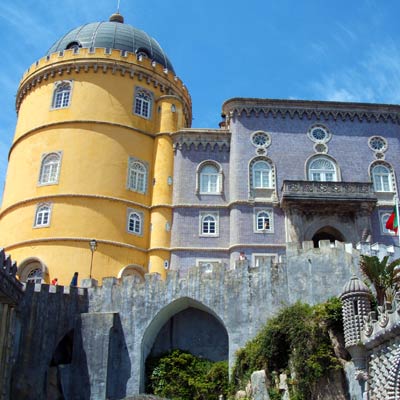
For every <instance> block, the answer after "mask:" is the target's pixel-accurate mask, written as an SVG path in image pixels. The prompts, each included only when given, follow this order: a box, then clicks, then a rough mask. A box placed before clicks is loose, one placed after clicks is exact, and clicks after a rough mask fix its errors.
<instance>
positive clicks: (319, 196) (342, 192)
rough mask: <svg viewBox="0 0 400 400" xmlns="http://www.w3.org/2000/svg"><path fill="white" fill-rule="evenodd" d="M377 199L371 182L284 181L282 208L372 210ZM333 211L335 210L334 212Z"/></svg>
mask: <svg viewBox="0 0 400 400" xmlns="http://www.w3.org/2000/svg"><path fill="white" fill-rule="evenodd" d="M377 200H378V199H377V197H376V194H375V192H374V188H373V185H372V183H369V182H320V181H289V180H285V181H283V187H282V201H281V204H282V207H283V208H285V207H287V206H288V205H294V204H296V205H297V206H299V207H302V206H304V207H306V208H308V207H312V206H324V207H332V206H340V208H342V209H343V208H345V209H347V210H349V211H350V210H356V209H359V208H360V207H362V208H364V209H365V208H367V209H370V210H372V209H373V208H374V207H375V205H376V203H377ZM332 211H333V210H332Z"/></svg>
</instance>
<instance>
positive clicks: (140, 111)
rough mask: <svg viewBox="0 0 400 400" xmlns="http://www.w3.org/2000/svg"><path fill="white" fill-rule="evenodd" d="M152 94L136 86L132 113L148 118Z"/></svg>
mask: <svg viewBox="0 0 400 400" xmlns="http://www.w3.org/2000/svg"><path fill="white" fill-rule="evenodd" d="M151 102H152V95H151V93H150V92H149V91H147V90H145V89H142V88H136V93H135V104H134V113H135V114H136V115H140V116H141V117H144V118H150V114H151Z"/></svg>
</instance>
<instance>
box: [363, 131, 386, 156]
mask: <svg viewBox="0 0 400 400" xmlns="http://www.w3.org/2000/svg"><path fill="white" fill-rule="evenodd" d="M378 141H379V142H381V144H382V147H381V148H376V147H374V142H375V143H376V142H378ZM368 147H369V148H370V149H371V150H372V151H373V152H375V153H384V152H385V151H386V150H387V149H388V142H387V140H386V139H385V138H384V137H383V136H380V135H374V136H371V137H369V138H368Z"/></svg>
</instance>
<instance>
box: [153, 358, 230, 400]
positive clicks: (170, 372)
mask: <svg viewBox="0 0 400 400" xmlns="http://www.w3.org/2000/svg"><path fill="white" fill-rule="evenodd" d="M146 376H147V388H146V391H147V392H148V393H153V394H156V395H158V396H162V397H167V398H169V399H173V400H189V399H190V400H192V399H193V400H218V396H219V395H220V394H223V395H224V397H225V398H226V396H227V392H228V363H227V362H226V361H220V362H212V361H209V360H206V359H203V358H199V357H196V356H194V355H192V354H190V353H188V352H184V351H181V350H174V351H172V352H171V353H168V354H166V355H164V356H162V357H159V358H152V359H148V360H147V362H146Z"/></svg>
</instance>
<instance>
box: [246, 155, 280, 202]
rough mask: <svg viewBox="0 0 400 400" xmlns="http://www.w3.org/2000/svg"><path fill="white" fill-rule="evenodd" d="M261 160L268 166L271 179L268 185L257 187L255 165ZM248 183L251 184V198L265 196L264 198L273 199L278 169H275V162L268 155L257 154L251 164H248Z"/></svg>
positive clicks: (269, 178)
mask: <svg viewBox="0 0 400 400" xmlns="http://www.w3.org/2000/svg"><path fill="white" fill-rule="evenodd" d="M259 162H265V163H266V164H267V165H268V167H269V171H268V180H269V185H268V187H256V185H255V183H256V182H255V179H256V177H255V174H254V166H255V165H257V163H259ZM248 176H249V178H248V185H249V198H251V199H254V198H263V199H270V200H271V199H273V197H274V193H275V190H276V170H275V164H274V163H273V162H272V160H271V159H270V158H268V157H265V156H257V157H254V158H252V159H251V160H250V161H249V166H248Z"/></svg>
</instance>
